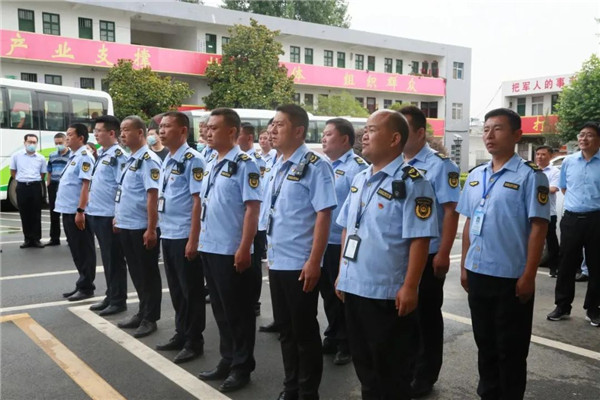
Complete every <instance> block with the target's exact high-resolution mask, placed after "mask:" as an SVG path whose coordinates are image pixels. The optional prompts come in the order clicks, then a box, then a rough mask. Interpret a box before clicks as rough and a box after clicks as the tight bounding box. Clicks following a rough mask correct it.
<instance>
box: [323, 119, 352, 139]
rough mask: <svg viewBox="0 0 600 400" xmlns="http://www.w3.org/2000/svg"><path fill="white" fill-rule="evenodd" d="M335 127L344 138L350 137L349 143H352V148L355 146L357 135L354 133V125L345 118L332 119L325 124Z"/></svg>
mask: <svg viewBox="0 0 600 400" xmlns="http://www.w3.org/2000/svg"><path fill="white" fill-rule="evenodd" d="M329 124H331V125H333V126H335V129H336V130H337V131H338V132H339V133H340V135H342V136H348V141H349V142H350V146H354V142H355V140H356V133H355V132H354V126H352V123H351V122H350V121H348V120H347V119H344V118H332V119H330V120H327V122H325V125H329Z"/></svg>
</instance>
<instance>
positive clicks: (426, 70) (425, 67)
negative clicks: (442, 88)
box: [421, 61, 429, 75]
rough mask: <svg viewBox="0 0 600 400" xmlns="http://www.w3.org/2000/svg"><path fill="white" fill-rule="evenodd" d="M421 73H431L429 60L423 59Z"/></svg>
mask: <svg viewBox="0 0 600 400" xmlns="http://www.w3.org/2000/svg"><path fill="white" fill-rule="evenodd" d="M421 74H423V75H428V74H429V63H428V62H427V61H423V63H421Z"/></svg>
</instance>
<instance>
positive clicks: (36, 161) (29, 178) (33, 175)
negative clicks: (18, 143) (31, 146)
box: [10, 150, 48, 182]
mask: <svg viewBox="0 0 600 400" xmlns="http://www.w3.org/2000/svg"><path fill="white" fill-rule="evenodd" d="M10 169H11V170H15V171H17V173H16V175H15V179H16V180H17V182H39V181H41V180H42V175H41V174H45V173H46V172H48V169H47V167H46V159H45V158H44V156H43V155H41V154H39V153H33V154H28V153H27V152H26V151H25V150H20V151H18V152H16V153H14V154H13V155H12V156H11V158H10Z"/></svg>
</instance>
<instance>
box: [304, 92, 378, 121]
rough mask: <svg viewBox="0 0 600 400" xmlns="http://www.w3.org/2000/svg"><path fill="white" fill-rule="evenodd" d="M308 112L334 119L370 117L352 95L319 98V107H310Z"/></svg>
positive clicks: (342, 94)
mask: <svg viewBox="0 0 600 400" xmlns="http://www.w3.org/2000/svg"><path fill="white" fill-rule="evenodd" d="M307 111H309V112H312V113H313V114H315V115H328V116H332V117H344V116H345V117H368V116H369V111H368V110H367V109H366V108H364V107H363V106H361V105H360V104H359V103H358V101H356V99H355V98H354V96H352V95H351V94H350V93H348V92H346V91H344V92H341V93H340V94H334V95H329V96H322V95H320V96H319V100H318V104H317V107H313V108H311V107H308V108H307Z"/></svg>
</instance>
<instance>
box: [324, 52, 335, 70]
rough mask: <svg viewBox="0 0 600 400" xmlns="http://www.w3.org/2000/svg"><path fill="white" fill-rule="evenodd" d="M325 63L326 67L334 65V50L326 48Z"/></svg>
mask: <svg viewBox="0 0 600 400" xmlns="http://www.w3.org/2000/svg"><path fill="white" fill-rule="evenodd" d="M324 65H325V66H326V67H333V51H331V50H325V53H324Z"/></svg>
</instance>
